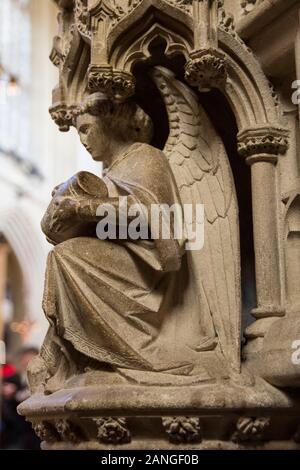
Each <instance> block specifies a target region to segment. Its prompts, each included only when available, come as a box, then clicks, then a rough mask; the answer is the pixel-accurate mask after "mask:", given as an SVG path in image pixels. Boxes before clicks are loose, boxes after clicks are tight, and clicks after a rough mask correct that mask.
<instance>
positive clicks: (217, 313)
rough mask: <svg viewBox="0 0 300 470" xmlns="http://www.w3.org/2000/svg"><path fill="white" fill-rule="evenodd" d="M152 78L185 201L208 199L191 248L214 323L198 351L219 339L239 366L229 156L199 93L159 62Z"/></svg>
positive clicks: (198, 292) (195, 280)
mask: <svg viewBox="0 0 300 470" xmlns="http://www.w3.org/2000/svg"><path fill="white" fill-rule="evenodd" d="M152 78H153V79H154V81H155V83H156V85H157V87H158V89H159V91H160V93H161V95H162V97H163V99H164V102H165V105H166V109H167V112H168V117H169V126H170V134H169V138H168V141H167V143H166V146H165V149H164V152H165V154H166V155H167V157H168V159H169V163H170V166H171V168H172V171H173V173H174V176H175V179H176V182H177V185H178V188H179V192H180V197H181V201H182V204H188V203H189V204H191V203H192V204H197V203H202V204H204V214H205V222H204V231H205V241H204V247H203V248H202V249H201V250H198V251H187V253H186V254H187V258H188V270H189V278H190V283H191V284H192V286H194V287H193V288H194V289H195V292H194V293H193V295H194V299H195V301H197V302H198V305H199V316H200V317H203V318H204V317H206V318H209V320H207V324H209V323H210V325H212V326H211V327H210V328H207V331H209V330H210V333H209V334H207V337H206V338H204V341H203V340H202V344H199V347H198V349H197V350H198V351H201V350H203V351H204V350H209V349H213V348H214V345H215V343H216V342H217V343H218V344H219V346H220V349H221V351H222V352H223V354H224V356H225V357H226V359H227V362H228V364H229V365H230V366H231V368H232V369H233V370H236V371H239V370H240V342H241V306H240V304H241V301H240V295H241V294H240V250H239V223H238V204H237V198H236V193H235V186H234V181H233V177H232V173H231V168H230V165H229V161H228V157H227V154H226V151H225V148H224V145H223V142H222V140H221V138H220V137H219V136H218V135H217V133H216V131H215V129H214V128H213V126H212V124H211V122H210V120H209V118H208V116H207V115H206V113H205V111H204V109H203V108H202V106H201V105H200V104H199V101H198V98H197V96H196V95H195V94H194V92H193V91H192V90H191V89H189V88H188V87H187V86H185V85H184V84H183V83H182V82H180V81H178V80H176V79H175V77H174V74H173V73H172V72H171V71H169V70H168V69H165V68H163V67H155V69H154V71H153V73H152ZM205 322H206V320H205V321H204V323H205Z"/></svg>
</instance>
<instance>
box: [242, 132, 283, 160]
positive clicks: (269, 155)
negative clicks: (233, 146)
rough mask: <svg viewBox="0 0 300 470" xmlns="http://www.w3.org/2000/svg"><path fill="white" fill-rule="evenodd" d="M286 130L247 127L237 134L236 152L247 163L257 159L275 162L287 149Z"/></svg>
mask: <svg viewBox="0 0 300 470" xmlns="http://www.w3.org/2000/svg"><path fill="white" fill-rule="evenodd" d="M288 135H289V134H288V131H287V130H286V129H283V128H280V127H272V126H265V127H257V128H249V129H245V130H243V131H241V132H240V133H239V134H238V152H239V154H240V155H241V157H243V158H245V159H246V162H247V163H248V164H252V163H255V162H257V161H268V162H271V163H276V162H277V158H278V156H279V155H284V154H285V153H286V151H287V149H288V145H289V142H288Z"/></svg>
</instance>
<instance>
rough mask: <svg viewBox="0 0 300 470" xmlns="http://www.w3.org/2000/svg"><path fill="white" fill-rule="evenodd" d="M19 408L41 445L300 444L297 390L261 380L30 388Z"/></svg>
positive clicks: (233, 446)
mask: <svg viewBox="0 0 300 470" xmlns="http://www.w3.org/2000/svg"><path fill="white" fill-rule="evenodd" d="M19 412H20V413H21V414H23V415H26V416H27V419H29V420H30V421H31V422H32V424H33V427H34V429H35V431H36V432H37V434H38V435H39V436H40V437H41V439H42V440H43V443H42V448H43V449H51V450H54V449H55V450H57V449H119V450H122V449H123V450H125V449H147V450H151V449H153V450H159V449H174V450H176V449H253V448H259V449H272V448H276V449H278V448H284V449H287V448H291V449H300V444H299V440H298V438H297V436H298V431H299V425H300V397H299V396H298V398H296V397H293V396H292V395H291V396H289V395H288V394H286V393H284V392H280V391H278V390H276V389H275V388H273V387H271V386H270V385H268V384H266V383H265V382H263V381H262V380H260V381H257V383H256V384H255V385H251V386H250V385H248V386H245V385H237V384H234V385H230V384H229V383H228V382H220V383H219V384H210V385H202V386H199V385H198V386H189V387H169V386H168V387H157V386H147V387H146V386H141V385H140V386H139V385H115V386H105V385H102V386H101V385H99V386H89V387H79V388H74V389H68V390H61V391H59V392H56V393H54V394H52V395H49V396H45V395H34V396H32V397H31V398H30V399H28V400H27V401H26V402H25V403H23V404H22V405H21V407H19Z"/></svg>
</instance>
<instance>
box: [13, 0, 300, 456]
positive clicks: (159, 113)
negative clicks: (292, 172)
mask: <svg viewBox="0 0 300 470" xmlns="http://www.w3.org/2000/svg"><path fill="white" fill-rule="evenodd" d="M56 3H57V4H58V6H59V9H60V10H59V15H58V20H59V34H58V36H57V37H56V38H55V40H54V45H53V50H52V52H51V59H52V61H53V63H54V64H55V65H56V66H57V68H58V71H59V83H58V86H57V87H56V88H55V90H54V91H53V103H52V108H51V110H50V112H51V115H52V117H53V119H54V121H55V122H56V123H57V125H58V126H59V128H60V130H61V131H67V130H68V129H69V127H70V126H74V127H76V129H77V130H78V133H79V135H80V138H81V141H82V143H83V145H85V147H86V148H87V150H88V151H89V152H90V153H91V155H92V157H93V158H94V159H95V160H103V161H104V163H105V166H106V168H105V172H104V176H103V178H102V179H100V178H98V177H97V176H95V175H91V174H90V173H87V172H80V173H77V174H75V175H74V176H72V177H71V178H70V179H69V180H68V181H67V182H65V183H64V184H61V185H59V186H57V187H56V188H54V190H53V193H52V201H51V203H50V205H49V208H48V210H47V212H46V214H45V216H44V218H43V221H42V228H43V231H44V233H45V235H46V237H47V239H48V240H49V241H50V242H51V243H52V244H53V245H54V248H53V250H52V251H51V253H50V254H49V258H48V263H47V271H46V282H45V292H44V299H43V308H44V311H45V314H46V316H47V318H48V320H49V324H50V327H49V331H48V333H47V336H46V338H45V341H44V344H43V346H42V349H41V353H40V355H39V356H38V357H37V358H36V359H35V360H34V361H33V363H32V364H31V365H30V367H29V371H28V376H29V382H30V386H31V390H32V396H31V398H29V399H28V400H27V401H25V402H24V403H22V404H21V406H20V407H19V412H20V413H21V414H22V415H25V416H26V418H27V419H28V420H29V421H31V422H32V423H33V426H34V429H35V430H36V432H37V434H38V435H39V436H40V437H41V439H42V440H43V444H42V447H43V448H45V449H111V448H116V449H136V448H140V449H149V448H155V449H176V448H178V447H177V446H178V445H180V447H181V448H186V449H214V448H216V449H219V448H224V449H240V448H251V447H256V448H261V449H265V448H272V447H276V446H278V443H279V441H280V442H281V445H282V446H283V447H284V448H299V442H298V440H299V439H298V438H297V439H294V436H298V426H299V422H300V398H299V397H297V396H295V395H294V394H293V393H290V392H289V391H282V390H280V389H278V388H276V387H275V386H274V385H270V384H269V383H267V382H266V381H265V380H263V378H262V374H261V372H260V371H257V370H255V369H253V368H251V367H250V362H251V361H250V356H251V354H252V353H253V351H254V352H255V353H256V352H260V351H257V349H259V347H260V346H261V344H262V343H263V341H264V338H265V340H266V344H267V341H268V330H269V327H270V324H271V326H272V325H273V323H274V328H275V325H276V320H277V319H278V317H282V316H284V315H285V312H286V308H285V307H286V306H282V305H281V298H282V288H283V286H282V284H281V278H282V276H281V275H282V273H281V271H280V267H281V264H280V262H279V259H280V257H279V253H278V240H279V237H280V233H279V232H278V224H277V223H276V221H277V218H278V217H279V214H278V206H279V202H280V201H279V200H278V194H277V192H276V191H277V186H276V171H277V168H276V163H277V160H278V159H279V158H281V157H282V156H283V155H284V153H285V151H286V149H287V147H288V138H289V136H288V132H287V131H286V129H284V127H283V126H282V123H281V122H278V109H277V107H276V104H275V103H274V100H273V97H272V93H271V90H270V87H269V83H268V80H267V79H266V77H265V76H264V73H263V71H262V69H261V67H260V65H259V64H258V62H257V60H256V59H255V57H254V56H253V55H252V54H251V51H249V49H248V48H247V47H246V45H245V44H244V43H243V41H242V40H241V39H240V38H239V36H238V35H237V33H236V32H235V30H234V24H233V22H232V19H231V18H228V17H227V13H226V10H225V9H224V5H223V2H222V1H214V0H201V1H196V0H195V1H193V2H182V1H177V0H168V1H166V0H141V1H136V2H127V1H125V0H119V1H117V2H116V1H110V0H102V1H100V0H74V1H71V0H70V1H63V0H61V1H57V2H56ZM195 19H196V20H195ZM162 44H163V45H164V47H163V48H161V45H162ZM162 49H163V50H162ZM183 77H185V79H184V78H183ZM212 88H218V89H219V92H218V93H222V94H223V95H224V97H225V98H226V99H227V101H228V105H229V106H230V107H231V109H232V112H233V114H234V115H235V118H236V123H237V126H238V131H239V133H238V136H237V141H238V150H239V153H240V156H241V158H243V159H244V160H246V162H247V163H248V164H250V165H251V174H252V200H253V206H254V209H253V218H254V219H255V220H254V224H253V226H254V232H255V233H254V242H255V255H256V267H257V272H256V287H257V289H256V290H257V293H258V295H257V298H258V302H257V304H258V305H257V307H258V308H257V309H255V312H254V314H255V315H256V318H257V323H258V324H257V323H255V324H254V330H255V331H254V332H253V328H252V331H251V335H252V338H251V341H248V345H247V347H250V353H249V355H248V356H247V355H246V356H247V357H246V361H245V362H244V363H243V362H242V361H241V344H242V331H241V275H240V272H241V269H240V264H241V262H240V248H239V215H238V201H237V197H236V187H235V183H234V180H233V176H232V171H231V167H230V159H229V156H228V155H227V151H226V148H225V145H224V143H223V141H222V139H221V137H220V136H219V135H218V133H217V131H216V129H215V127H214V125H213V122H212V121H211V119H210V118H209V113H207V112H206V111H205V109H204V107H203V106H202V104H201V99H200V94H199V90H200V91H202V92H203V91H204V90H205V91H209V90H211V89H212ZM148 92H149V96H150V98H149V97H147V94H148ZM210 97H211V95H210ZM202 98H203V96H202ZM208 102H209V100H208ZM143 107H144V108H145V109H142V108H143ZM146 112H147V113H148V114H149V115H150V116H151V118H150V117H149V116H148V115H147V114H146ZM151 120H152V123H151ZM152 124H154V125H152ZM162 128H164V129H166V132H165V133H166V135H165V138H164V136H161V135H160V142H161V145H157V146H156V147H155V145H154V142H156V141H155V138H156V137H157V136H156V135H155V132H156V133H159V132H161V129H162ZM152 129H154V137H153V140H151V138H152V137H151V135H152V134H151V133H152ZM158 140H159V139H158ZM234 143H236V142H234ZM161 149H163V150H161ZM237 184H238V183H237ZM124 194H125V195H126V196H127V198H126V201H127V203H128V204H129V205H130V207H132V206H133V202H134V203H136V202H140V203H142V204H143V205H144V206H145V207H146V208H147V209H148V208H149V206H150V205H151V204H158V203H159V204H165V203H167V204H168V205H172V204H173V203H174V204H175V202H176V203H177V204H179V206H180V204H189V205H191V204H193V205H196V204H204V207H205V212H204V216H203V217H204V222H205V227H206V232H205V243H204V245H203V246H202V244H201V239H197V237H195V236H190V235H191V234H190V233H189V229H190V227H189V226H188V225H189V223H187V224H186V225H185V232H184V233H183V234H182V236H181V237H177V238H176V237H175V233H174V232H175V230H173V229H174V227H171V228H170V234H171V235H170V236H169V237H168V238H163V237H161V236H158V237H155V235H156V234H157V233H156V232H152V235H153V236H152V239H151V240H148V239H147V237H148V231H149V230H148V228H149V225H150V229H154V230H155V227H153V226H152V225H151V222H149V223H148V224H147V234H146V235H143V236H140V237H137V239H135V240H130V239H126V243H125V242H123V241H122V240H121V239H120V240H117V241H115V240H110V239H108V240H103V239H98V238H97V237H96V235H95V233H96V225H97V223H98V222H99V217H100V216H99V215H98V214H99V213H97V208H98V206H99V205H101V204H102V203H105V204H107V203H110V204H112V205H113V207H114V208H116V207H117V210H121V208H120V207H118V206H116V201H117V200H118V196H122V197H124ZM178 196H180V198H179V197H178ZM261 205H263V207H264V209H263V211H262V210H260V206H261ZM270 208H271V209H270ZM122 209H123V208H122ZM120 215H121V213H119V218H118V221H119V222H120V220H121V219H120ZM192 217H193V219H192V221H191V222H192V224H191V225H193V226H196V227H197V226H198V225H201V226H202V222H203V220H202V218H201V223H200V224H199V220H198V219H197V218H195V213H194V214H193V215H192ZM288 218H289V216H288ZM115 225H117V223H116V224H115ZM121 225H122V224H121V222H120V226H121ZM115 228H116V227H115ZM118 228H120V227H118ZM158 235H159V234H158ZM193 235H195V234H193ZM144 238H145V239H146V240H145V239H144ZM287 239H289V236H287ZM187 240H188V242H189V243H186V242H187ZM199 241H200V243H199V244H197V246H196V247H195V245H194V244H195V243H198V242H199ZM193 247H194V248H195V249H192V248H193ZM290 248H292V245H291V247H290V243H289V242H287V254H288V255H287V259H288V260H289V259H290V256H289V253H290ZM261 257H262V258H263V263H260V258H261ZM288 266H289V261H288ZM287 271H288V272H289V273H290V272H291V269H290V268H289V267H288V268H287ZM270 273H271V274H270ZM290 275H291V274H288V276H290ZM293 275H294V274H293ZM294 297H295V296H294V294H293V293H291V299H294ZM293 302H294V300H293ZM252 339H253V341H252ZM249 345H250V346H249ZM248 352H249V351H248ZM266 363H267V362H266ZM272 383H275V382H272ZM278 417H280V426H278V419H279V418H278Z"/></svg>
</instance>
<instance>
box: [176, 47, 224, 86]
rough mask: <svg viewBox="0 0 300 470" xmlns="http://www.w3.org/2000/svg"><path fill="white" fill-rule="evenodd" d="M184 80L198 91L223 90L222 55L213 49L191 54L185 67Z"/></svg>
mask: <svg viewBox="0 0 300 470" xmlns="http://www.w3.org/2000/svg"><path fill="white" fill-rule="evenodd" d="M185 79H186V81H187V82H188V83H189V84H190V85H192V86H197V87H198V89H199V91H209V90H211V89H212V88H223V87H224V86H225V83H226V79H227V70H226V61H225V56H224V54H223V53H222V52H220V51H218V50H217V49H213V48H209V49H203V50H199V51H194V52H192V53H191V54H190V60H189V61H188V62H187V63H186V65H185Z"/></svg>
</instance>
